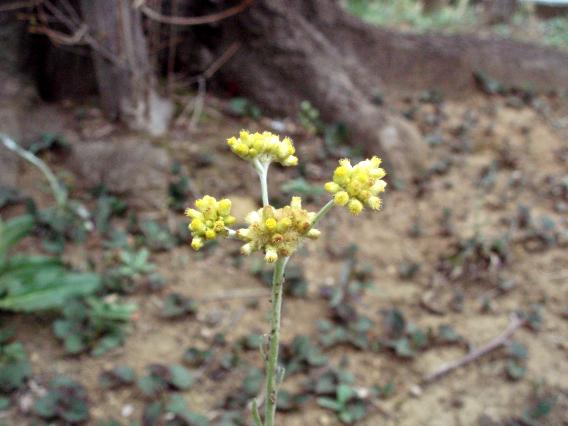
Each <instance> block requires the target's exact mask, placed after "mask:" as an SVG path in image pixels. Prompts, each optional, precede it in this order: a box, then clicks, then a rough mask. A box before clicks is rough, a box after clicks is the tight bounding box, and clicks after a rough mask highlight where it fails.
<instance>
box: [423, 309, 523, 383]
mask: <svg viewBox="0 0 568 426" xmlns="http://www.w3.org/2000/svg"><path fill="white" fill-rule="evenodd" d="M525 323H526V320H525V319H523V318H520V317H519V316H517V315H513V316H512V317H511V319H510V321H509V325H508V326H507V328H506V329H505V331H503V333H501V334H500V335H498V336H497V337H495V338H494V339H493V340H491V341H490V342H488V343H487V344H485V345H483V346H481V347H479V348H477V349H475V350H473V351H471V352H470V353H469V354H467V355H466V356H465V357H463V358H460V359H458V360H456V361H454V362H451V363H449V364H446V365H443V366H442V367H440V368H439V369H438V370H436V371H434V372H433V373H431V374H429V375H427V376H425V377H424V379H423V380H422V383H423V384H424V385H427V384H430V383H433V382H435V381H436V380H438V379H440V378H441V377H443V376H445V375H446V374H448V373H450V372H451V371H453V370H455V369H457V368H460V367H463V366H464V365H467V364H469V363H471V362H473V361H475V360H476V359H478V358H481V357H482V356H483V355H486V354H488V353H489V352H492V351H494V350H495V349H497V348H499V347H501V346H502V345H504V344H505V343H507V341H508V340H509V338H510V337H511V336H512V335H513V333H515V331H517V329H519V328H520V327H522V326H523V325H524V324H525Z"/></svg>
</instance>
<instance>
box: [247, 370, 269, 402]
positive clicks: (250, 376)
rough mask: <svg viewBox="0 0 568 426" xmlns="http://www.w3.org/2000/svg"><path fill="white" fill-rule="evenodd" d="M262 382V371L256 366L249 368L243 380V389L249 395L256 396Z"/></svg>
mask: <svg viewBox="0 0 568 426" xmlns="http://www.w3.org/2000/svg"><path fill="white" fill-rule="evenodd" d="M263 382H264V375H263V373H262V371H261V370H260V369H258V368H251V369H250V370H249V371H248V373H247V375H246V377H245V379H244V381H243V390H244V391H245V392H246V394H247V395H248V396H250V397H253V396H256V395H258V392H259V391H260V388H261V386H262V383H263Z"/></svg>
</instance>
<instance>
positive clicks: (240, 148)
mask: <svg viewBox="0 0 568 426" xmlns="http://www.w3.org/2000/svg"><path fill="white" fill-rule="evenodd" d="M248 152H249V149H248V146H246V145H245V144H244V143H242V142H241V143H238V144H237V145H235V153H236V154H237V155H240V156H241V157H244V156H245V155H247V154H248Z"/></svg>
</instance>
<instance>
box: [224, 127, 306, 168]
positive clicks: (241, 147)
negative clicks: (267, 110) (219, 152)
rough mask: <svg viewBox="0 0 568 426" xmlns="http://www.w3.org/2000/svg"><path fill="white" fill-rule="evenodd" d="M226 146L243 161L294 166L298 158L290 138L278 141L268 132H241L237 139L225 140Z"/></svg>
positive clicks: (278, 139) (277, 138) (275, 136)
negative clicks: (274, 162)
mask: <svg viewBox="0 0 568 426" xmlns="http://www.w3.org/2000/svg"><path fill="white" fill-rule="evenodd" d="M227 144H228V145H229V147H230V148H231V151H233V152H234V153H235V154H237V155H238V156H239V157H241V158H243V159H245V160H255V159H257V158H258V159H259V160H260V161H261V162H267V163H270V162H272V161H276V162H278V163H280V164H282V165H283V166H295V165H297V164H298V157H296V156H294V154H295V153H296V149H295V148H294V144H293V142H292V140H291V139H290V138H287V137H286V138H284V139H283V140H280V138H279V137H278V135H275V134H273V133H270V132H262V133H252V134H251V133H249V132H247V131H246V130H241V132H240V133H239V137H238V138H236V137H234V136H233V137H232V138H229V139H227Z"/></svg>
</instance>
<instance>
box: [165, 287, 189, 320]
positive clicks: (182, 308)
mask: <svg viewBox="0 0 568 426" xmlns="http://www.w3.org/2000/svg"><path fill="white" fill-rule="evenodd" d="M197 307H198V305H197V302H196V301H195V300H193V299H190V298H188V297H185V296H183V295H181V294H178V293H172V294H169V295H168V296H166V298H165V299H164V303H163V305H162V310H161V312H160V314H161V316H162V317H163V318H169V319H174V318H180V317H183V316H186V315H193V314H195V313H197Z"/></svg>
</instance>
